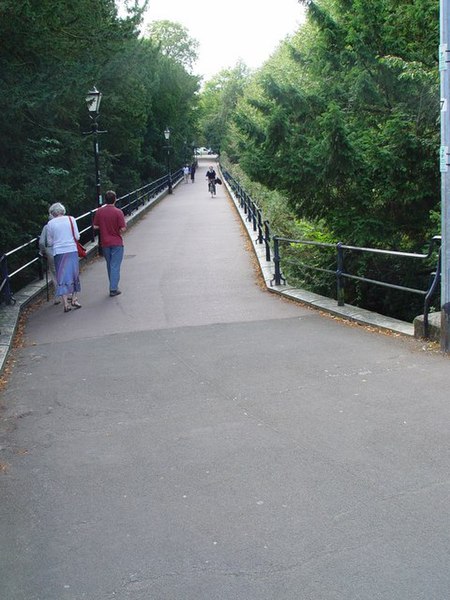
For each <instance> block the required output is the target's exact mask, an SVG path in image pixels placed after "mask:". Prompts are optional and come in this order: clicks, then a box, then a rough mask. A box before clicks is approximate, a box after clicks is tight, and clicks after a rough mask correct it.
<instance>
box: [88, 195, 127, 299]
mask: <svg viewBox="0 0 450 600" xmlns="http://www.w3.org/2000/svg"><path fill="white" fill-rule="evenodd" d="M116 200H117V196H116V193H115V192H113V191H112V190H110V191H108V192H106V194H105V203H106V204H104V205H103V206H101V207H100V208H99V209H98V210H97V212H96V213H95V217H94V229H98V230H99V231H100V240H101V246H102V253H103V256H104V257H105V261H106V269H107V271H108V279H109V295H110V296H118V295H119V294H121V293H122V292H121V291H120V290H119V281H120V266H121V264H122V260H123V238H122V233H124V232H125V231H126V229H127V225H126V223H125V217H124V216H123V212H122V211H121V210H120V208H117V207H116V206H115V204H116Z"/></svg>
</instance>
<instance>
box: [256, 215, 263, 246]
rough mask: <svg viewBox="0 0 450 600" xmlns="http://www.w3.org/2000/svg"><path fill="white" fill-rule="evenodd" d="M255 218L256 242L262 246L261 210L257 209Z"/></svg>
mask: <svg viewBox="0 0 450 600" xmlns="http://www.w3.org/2000/svg"><path fill="white" fill-rule="evenodd" d="M257 217H258V237H257V239H256V242H257V243H258V244H262V243H263V240H264V237H263V231H262V210H261V209H260V208H258V209H257Z"/></svg>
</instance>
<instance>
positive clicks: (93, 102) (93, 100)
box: [84, 86, 107, 207]
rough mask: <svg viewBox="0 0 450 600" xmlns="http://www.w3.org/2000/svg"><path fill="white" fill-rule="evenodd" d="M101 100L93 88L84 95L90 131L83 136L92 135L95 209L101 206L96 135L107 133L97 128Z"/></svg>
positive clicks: (99, 94) (100, 96)
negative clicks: (90, 121) (89, 120)
mask: <svg viewBox="0 0 450 600" xmlns="http://www.w3.org/2000/svg"><path fill="white" fill-rule="evenodd" d="M101 100H102V94H101V92H99V91H98V90H97V88H96V87H95V86H94V87H93V89H92V90H91V91H90V92H88V94H87V95H86V104H87V107H88V111H89V116H90V118H91V119H92V123H91V131H87V132H84V135H92V140H93V146H94V161H95V195H96V200H97V207H99V206H101V205H102V203H103V201H102V193H101V188H100V165H99V149H98V135H99V134H100V133H107V132H106V131H100V130H99V128H98V123H97V120H98V118H99V116H100V102H101Z"/></svg>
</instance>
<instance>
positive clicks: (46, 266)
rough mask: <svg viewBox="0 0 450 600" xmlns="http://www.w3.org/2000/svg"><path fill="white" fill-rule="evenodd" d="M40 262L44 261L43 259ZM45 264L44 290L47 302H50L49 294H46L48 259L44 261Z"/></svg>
mask: <svg viewBox="0 0 450 600" xmlns="http://www.w3.org/2000/svg"><path fill="white" fill-rule="evenodd" d="M42 260H44V257H42ZM44 262H45V288H46V291H47V302H48V301H49V300H50V294H49V292H48V259H47V260H45V261H44Z"/></svg>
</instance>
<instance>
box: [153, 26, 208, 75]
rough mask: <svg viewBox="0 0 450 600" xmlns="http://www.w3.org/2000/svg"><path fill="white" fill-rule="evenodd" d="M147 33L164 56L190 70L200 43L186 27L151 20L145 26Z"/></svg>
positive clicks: (196, 56)
mask: <svg viewBox="0 0 450 600" xmlns="http://www.w3.org/2000/svg"><path fill="white" fill-rule="evenodd" d="M147 34H148V36H149V37H150V38H151V40H152V41H153V42H155V43H156V44H157V45H158V46H159V47H160V48H161V52H162V53H163V54H164V55H165V56H168V57H169V58H171V59H172V60H174V61H175V62H177V63H179V64H180V65H182V66H183V67H185V68H186V69H189V70H192V67H193V66H194V63H195V62H196V60H197V58H198V48H199V46H200V44H199V43H198V41H197V40H195V39H194V38H192V37H191V36H190V35H189V33H188V30H187V29H186V27H184V26H183V25H181V24H180V23H173V22H172V21H153V22H152V23H150V25H149V26H148V27H147Z"/></svg>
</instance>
